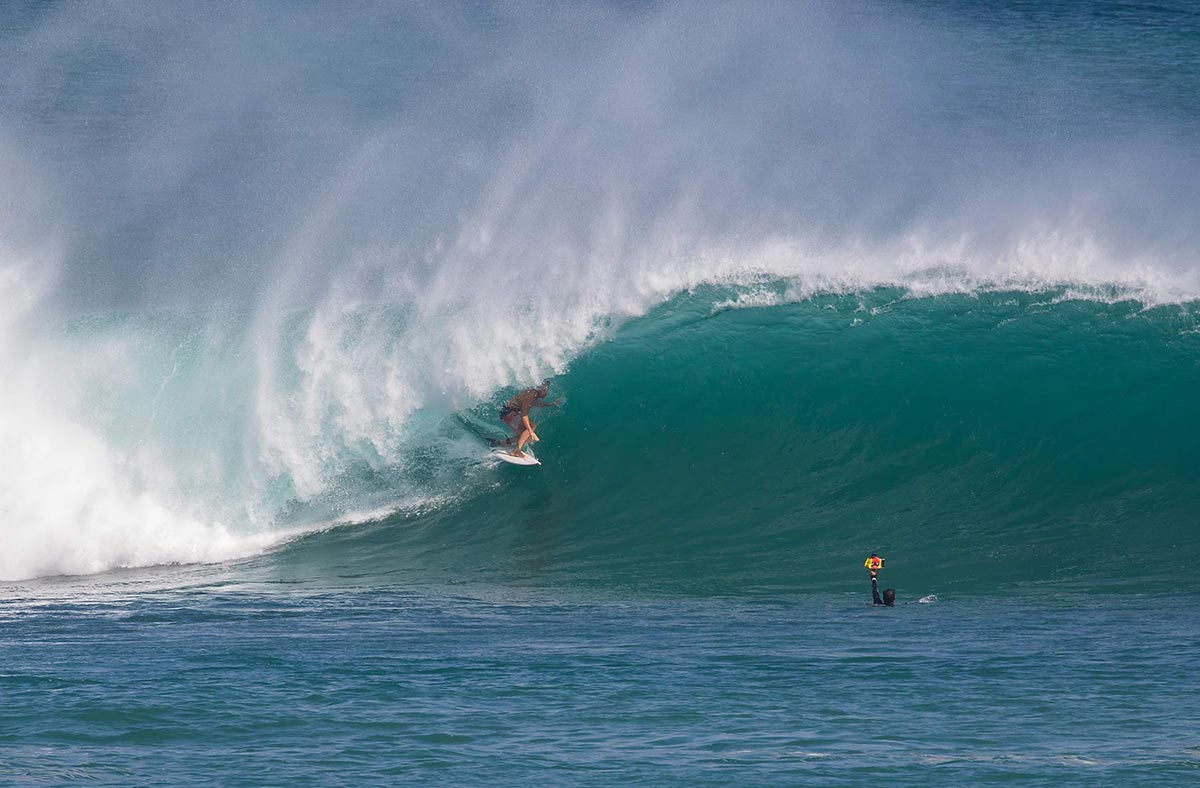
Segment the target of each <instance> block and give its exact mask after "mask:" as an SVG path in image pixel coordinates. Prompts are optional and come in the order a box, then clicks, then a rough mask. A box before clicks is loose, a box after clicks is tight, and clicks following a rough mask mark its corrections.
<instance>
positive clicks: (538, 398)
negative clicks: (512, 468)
mask: <svg viewBox="0 0 1200 788" xmlns="http://www.w3.org/2000/svg"><path fill="white" fill-rule="evenodd" d="M549 394H550V381H548V380H544V381H542V385H540V386H538V387H537V388H535V389H525V390H524V391H522V392H521V393H520V394H517V395H516V396H515V397H513V398H512V399H510V400H509V401H508V402H506V403H505V405H504V407H503V408H501V409H500V421H502V422H504V423H505V424H506V425H507V426H508V428H509V429H510V430H512V433H513V434H512V437H511V438H509V439H507V440H505V441H504V445H505V446H512V445H513V443H514V441H515V442H516V447H515V448H514V449H513V450H512V456H514V457H524V456H525V453H524V452H522V451H521V448H522V447H523V446H524V445H525V444H526V443H527V442H528V441H531V440H532V441H534V442H536V441H537V440H538V436H537V433H536V432H535V431H534V430H536V429H537V423H536V422H533V421H530V420H529V411H530V409H531V408H553V407H555V406H557V405H558V404H559V403H560V402H562V400H561V399H557V400H555V401H554V402H543V400H545V399H546V397H547V396H549Z"/></svg>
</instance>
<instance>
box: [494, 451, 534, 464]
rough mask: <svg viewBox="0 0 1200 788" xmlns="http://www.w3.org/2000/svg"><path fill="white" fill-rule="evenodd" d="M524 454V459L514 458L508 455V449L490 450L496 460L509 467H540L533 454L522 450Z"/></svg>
mask: <svg viewBox="0 0 1200 788" xmlns="http://www.w3.org/2000/svg"><path fill="white" fill-rule="evenodd" d="M522 451H524V452H525V456H524V457H514V456H512V454H510V453H509V450H508V449H492V456H493V457H495V458H496V459H497V460H502V461H504V462H507V463H509V464H510V465H541V464H542V463H541V462H539V461H538V458H537V457H534V456H533V452H531V451H530V450H529V449H522Z"/></svg>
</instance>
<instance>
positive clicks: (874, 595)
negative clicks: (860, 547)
mask: <svg viewBox="0 0 1200 788" xmlns="http://www.w3.org/2000/svg"><path fill="white" fill-rule="evenodd" d="M863 566H865V567H866V568H867V570H868V571H870V573H871V601H872V603H873V604H876V605H884V606H886V607H891V606H892V605H894V604H896V589H894V588H885V589H883V598H882V599H881V598H880V597H879V580H878V578H877V577H876V574H875V573H876V572H878V571H879V570H880V569H883V559H882V558H880V557H879V556H878V555H877V554H875V553H871V557H870V558H868V559H867V560H866V561H864V562H863Z"/></svg>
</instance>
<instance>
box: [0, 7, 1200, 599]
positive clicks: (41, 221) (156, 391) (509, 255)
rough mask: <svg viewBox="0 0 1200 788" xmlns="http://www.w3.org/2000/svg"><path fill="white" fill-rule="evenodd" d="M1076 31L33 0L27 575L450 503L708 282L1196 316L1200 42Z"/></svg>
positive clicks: (25, 140) (693, 16)
mask: <svg viewBox="0 0 1200 788" xmlns="http://www.w3.org/2000/svg"><path fill="white" fill-rule="evenodd" d="M1064 7H1065V8H1070V7H1069V6H1064ZM1044 13H1045V14H1046V17H1045V19H1044V20H1041V21H1039V20H1037V19H1035V20H1034V21H1033V23H1032V24H1030V25H1027V26H1026V27H1024V28H1020V29H1016V28H1013V27H1011V26H1006V25H1005V24H1004V23H1003V21H1002V20H1001V21H999V22H997V21H994V20H989V19H987V18H985V17H982V16H981V15H979V14H976V13H974V12H973V11H972V9H971V8H970V7H969V6H967V5H964V6H963V7H962V8H948V9H942V10H941V11H939V12H938V14H937V15H933V14H932V13H931V12H927V11H924V10H921V9H920V8H919V7H918V8H912V7H909V6H906V5H904V4H888V5H879V6H876V7H874V8H869V9H857V10H855V9H845V8H843V7H842V6H841V4H832V3H831V4H813V5H798V4H778V5H773V4H762V5H755V6H753V7H741V6H736V5H732V6H731V5H723V4H722V5H717V4H713V5H711V6H709V5H695V4H691V3H678V4H665V5H662V6H659V7H655V8H649V9H640V8H632V9H631V8H627V7H625V6H624V5H623V4H614V5H601V4H598V5H595V6H588V7H579V6H571V7H563V8H559V7H549V8H547V7H540V6H532V5H530V6H526V5H521V4H516V5H505V6H502V7H498V8H488V7H483V8H474V7H470V8H454V7H452V8H445V9H440V8H434V7H428V6H422V7H412V8H396V7H395V6H394V4H391V3H380V4H376V5H370V4H366V5H362V6H355V7H354V8H353V9H351V8H346V7H343V6H338V5H332V4H331V5H328V6H323V7H314V6H300V7H297V6H295V5H294V4H290V3H280V4H278V5H273V4H268V3H263V4H251V5H249V6H246V5H244V4H233V3H231V4H229V5H226V6H221V7H213V6H212V5H204V6H201V5H196V4H187V3H183V4H167V3H147V4H128V3H116V2H113V3H63V4H57V3H45V4H30V5H27V6H25V7H23V8H20V9H11V8H10V9H6V10H5V11H4V12H2V17H0V42H2V43H3V46H2V47H0V67H2V68H3V72H4V74H5V77H4V78H3V80H2V81H0V168H2V170H3V173H4V177H3V179H2V180H0V207H2V208H3V211H4V215H3V216H0V231H2V232H3V233H4V239H3V243H2V244H0V255H2V257H0V293H2V294H3V298H4V306H5V312H6V314H5V315H4V316H3V318H2V319H0V330H2V331H3V337H0V363H3V364H4V368H5V372H6V379H7V382H6V385H5V389H4V391H3V394H2V398H3V399H2V401H0V410H2V411H3V412H2V415H0V419H2V426H3V429H2V430H0V435H2V436H3V438H4V439H5V443H6V444H7V445H9V446H10V447H12V446H15V447H17V448H16V450H15V452H14V451H11V450H10V453H9V454H8V455H7V456H6V459H5V460H4V463H5V464H6V466H7V467H6V468H5V469H4V472H3V473H0V476H2V477H3V478H0V529H3V533H4V534H5V537H6V541H7V542H8V543H9V544H13V545H15V546H14V547H12V548H10V549H9V553H8V555H7V556H6V558H5V563H4V564H0V577H3V578H17V577H28V576H32V575H38V574H46V573H53V572H84V571H96V570H99V569H103V568H106V567H110V566H118V565H130V564H143V563H152V562H162V561H190V560H216V559H220V558H224V557H228V556H231V555H236V554H239V553H244V552H247V551H251V550H254V549H258V548H260V547H262V546H263V545H265V544H268V543H269V542H271V541H272V540H274V539H276V538H278V535H279V534H280V533H282V532H284V531H286V530H287V529H290V528H293V527H295V526H296V524H297V523H300V522H314V521H325V520H339V519H344V518H346V517H347V516H349V514H350V513H352V512H355V511H359V510H363V509H374V508H378V507H385V508H386V507H393V506H404V505H426V504H430V503H434V504H435V503H437V502H438V501H442V500H444V499H445V498H446V497H448V496H450V495H451V491H453V490H456V489H461V487H462V484H463V479H464V474H465V475H468V476H469V474H470V473H471V471H470V470H469V465H468V466H464V464H463V463H461V462H454V461H451V460H454V459H455V458H460V456H465V455H466V454H468V453H469V451H470V449H469V447H466V446H455V445H451V444H444V443H443V444H442V445H440V448H438V449H436V450H432V449H430V448H429V447H430V445H431V444H432V443H434V442H435V441H434V436H436V435H440V432H439V430H440V426H439V425H440V424H441V417H442V416H444V415H445V414H446V413H449V412H451V411H453V410H455V409H458V408H462V407H466V406H470V405H473V404H475V403H477V402H479V401H480V400H483V399H486V398H488V397H491V396H493V395H494V394H495V393H496V392H497V391H498V390H499V389H501V388H502V387H505V386H509V385H516V384H522V383H526V382H529V381H532V380H536V379H539V378H541V377H543V376H546V375H548V374H552V373H556V372H561V371H563V370H565V369H566V368H567V366H568V365H569V364H570V362H571V360H572V359H573V358H574V357H575V356H576V355H577V354H578V353H579V352H580V351H581V350H582V349H583V348H585V347H587V346H589V345H590V344H592V343H595V342H597V341H600V340H602V339H604V338H605V337H606V336H608V335H609V334H610V333H611V331H612V330H613V329H614V328H615V327H616V326H618V325H620V324H621V323H622V322H623V321H625V320H627V319H629V318H631V317H634V316H637V315H640V314H643V313H644V312H645V311H646V310H647V309H648V308H650V307H651V306H653V305H654V304H656V303H659V302H661V301H662V300H663V299H664V298H665V297H667V296H669V295H670V294H672V293H675V292H678V291H680V290H684V289H687V288H691V287H694V286H696V285H698V284H700V283H703V282H709V281H714V280H722V281H726V282H734V283H736V282H738V281H741V280H748V279H753V278H756V277H761V276H764V275H765V276H768V277H779V278H785V279H788V280H791V281H792V282H793V283H794V285H795V287H796V288H797V290H798V291H800V292H802V293H810V292H815V291H823V290H828V291H844V290H857V289H867V288H872V287H876V286H881V285H898V286H901V287H905V288H909V289H911V290H913V291H914V292H918V293H940V292H951V291H955V292H957V291H965V292H972V291H975V290H978V289H980V288H1001V287H1002V288H1018V289H1038V288H1043V287H1047V286H1051V285H1061V286H1068V287H1075V288H1078V289H1079V290H1080V291H1086V292H1089V293H1094V294H1102V295H1104V296H1106V297H1114V296H1116V297H1133V298H1137V299H1141V300H1143V301H1145V302H1148V303H1158V302H1172V301H1186V300H1189V299H1193V298H1196V297H1197V296H1198V295H1200V269H1198V266H1197V261H1196V256H1195V252H1196V249H1197V248H1200V244H1198V243H1197V241H1198V240H1200V239H1198V238H1197V232H1198V230H1197V227H1200V222H1198V221H1197V220H1198V219H1200V215H1198V214H1200V210H1198V208H1197V206H1200V199H1197V198H1198V197H1200V194H1198V193H1197V192H1198V191H1200V187H1198V186H1197V182H1196V179H1195V178H1194V177H1192V174H1193V173H1195V172H1197V171H1200V167H1198V165H1200V153H1197V151H1200V147H1198V146H1197V145H1195V142H1196V140H1197V134H1196V132H1197V130H1198V124H1197V118H1195V117H1180V116H1179V115H1178V114H1177V113H1171V112H1167V111H1165V110H1164V109H1163V107H1164V106H1166V105H1169V104H1170V100H1169V99H1173V98H1177V97H1178V96H1177V94H1178V93H1179V91H1181V90H1183V91H1187V90H1188V88H1187V87H1186V85H1187V84H1197V82H1196V80H1195V76H1196V74H1195V61H1194V59H1193V60H1191V61H1189V60H1187V58H1186V57H1184V58H1182V59H1175V60H1170V61H1169V62H1164V63H1161V64H1160V68H1159V69H1157V70H1152V71H1151V75H1152V76H1151V77H1149V78H1147V77H1146V76H1145V74H1144V73H1143V71H1142V70H1139V71H1137V74H1136V75H1134V74H1133V70H1134V67H1135V66H1137V67H1138V68H1141V67H1142V65H1144V64H1139V63H1137V62H1136V59H1135V58H1132V57H1129V59H1128V62H1126V61H1123V60H1122V57H1124V56H1123V55H1122V50H1121V48H1120V46H1119V36H1118V37H1116V38H1114V39H1113V40H1112V41H1110V40H1108V39H1106V38H1105V37H1104V32H1105V29H1104V27H1103V26H1100V28H1099V32H1096V30H1097V28H1096V27H1095V26H1092V27H1087V28H1084V27H1080V30H1081V31H1084V30H1085V29H1086V31H1090V32H1086V33H1085V32H1081V33H1080V35H1081V36H1090V37H1086V38H1082V39H1080V38H1078V37H1077V38H1075V39H1074V40H1075V43H1077V44H1078V43H1079V42H1080V41H1083V43H1084V44H1085V45H1084V46H1082V47H1080V48H1079V49H1078V50H1069V49H1067V48H1066V47H1065V46H1064V45H1063V44H1062V43H1061V42H1059V41H1057V39H1055V38H1054V37H1052V36H1050V37H1047V36H1038V35H1029V34H1028V33H1027V31H1028V30H1035V31H1036V30H1055V29H1057V28H1058V27H1061V26H1068V27H1069V25H1070V24H1071V23H1072V19H1073V17H1072V16H1071V14H1069V13H1065V12H1064V13H1063V14H1062V15H1056V12H1055V11H1054V10H1053V8H1052V9H1051V10H1049V11H1045V12H1044ZM1189 19H1190V18H1184V19H1182V20H1171V19H1168V20H1167V21H1168V22H1170V23H1171V24H1168V25H1166V26H1165V27H1167V28H1173V29H1175V30H1176V31H1177V32H1179V34H1180V35H1186V32H1187V30H1189V29H1190V30H1192V31H1193V32H1194V29H1195V26H1196V24H1197V23H1196V22H1195V20H1191V21H1188V20H1189ZM1112 24H1114V25H1118V26H1119V24H1120V21H1119V20H1118V21H1117V22H1113V23H1112ZM1189 24H1190V25H1191V27H1190V28H1188V27H1187V25H1189ZM1039 25H1041V27H1039ZM1181 27H1182V31H1180V28H1181ZM1022 31H1025V32H1022ZM1118 32H1119V31H1118ZM1148 34H1153V35H1159V32H1156V31H1149V33H1148ZM1114 41H1116V42H1117V43H1114ZM1164 51H1166V50H1164ZM1162 57H1164V58H1166V57H1168V56H1167V55H1163V56H1162ZM1181 62H1182V63H1183V65H1180V63H1181ZM1189 62H1190V63H1191V64H1192V65H1191V67H1190V68H1191V70H1190V71H1189V70H1188V68H1189V67H1188V66H1187V64H1188V63H1189ZM1098 64H1100V65H1098ZM1101 65H1102V66H1103V67H1101ZM1154 74H1157V75H1158V76H1157V81H1156V78H1155V77H1154V76H1153V75H1154ZM1127 75H1128V76H1129V79H1128V80H1126V79H1124V77H1125V76H1127ZM1134 76H1136V77H1137V79H1138V80H1139V81H1138V82H1137V85H1138V89H1131V88H1130V87H1129V84H1130V83H1131V82H1132V80H1133V78H1134ZM1181 85H1184V87H1181ZM755 281H757V279H756V280H755ZM15 534H21V535H22V538H21V539H20V540H14V539H12V538H11V535H15ZM246 534H257V535H258V536H246Z"/></svg>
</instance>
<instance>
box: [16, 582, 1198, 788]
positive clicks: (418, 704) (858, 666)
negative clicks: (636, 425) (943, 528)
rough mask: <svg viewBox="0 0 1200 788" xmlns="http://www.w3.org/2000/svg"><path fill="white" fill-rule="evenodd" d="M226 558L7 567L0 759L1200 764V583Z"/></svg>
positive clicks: (32, 763)
mask: <svg viewBox="0 0 1200 788" xmlns="http://www.w3.org/2000/svg"><path fill="white" fill-rule="evenodd" d="M181 571H183V570H181ZM238 573H239V569H238V567H236V566H234V567H228V568H227V569H226V570H225V571H224V572H221V573H220V575H219V576H218V577H216V578H211V577H210V578H205V579H197V578H193V582H195V583H196V584H195V585H192V586H191V587H189V588H186V589H175V590H158V591H155V590H153V585H154V583H155V582H156V581H161V579H162V578H161V576H159V577H156V578H152V579H151V581H149V582H147V581H145V580H142V579H141V578H139V576H138V574H137V573H132V575H130V576H126V577H124V578H123V579H121V580H120V581H117V583H116V584H114V585H113V586H111V587H106V588H101V587H98V586H96V585H93V586H92V587H91V588H90V589H89V588H87V587H81V586H80V585H76V584H72V583H68V582H62V583H56V584H48V585H35V586H32V587H27V588H25V589H23V591H21V592H15V593H14V590H13V589H10V590H9V592H10V595H9V597H8V599H7V600H6V602H5V609H4V618H3V627H4V636H3V640H2V641H0V643H2V645H0V657H2V658H3V666H4V667H3V670H0V691H2V692H3V694H4V701H5V702H4V705H3V710H2V711H0V742H2V743H3V755H2V756H0V775H3V778H4V779H5V781H6V782H9V783H10V784H89V785H113V786H120V785H178V784H189V785H206V786H207V785H212V786H218V785H219V786H262V785H284V784H288V785H334V786H336V785H346V786H350V785H385V784H404V785H413V784H435V785H478V784H492V785H495V784H502V785H524V784H529V783H531V782H538V783H542V784H550V785H566V784H588V785H596V784H624V785H663V784H687V785H731V784H739V785H796V784H814V785H862V784H865V783H879V782H884V783H887V784H889V785H914V786H917V785H962V784H967V783H969V784H974V785H1012V784H1020V785H1169V784H1181V785H1182V784H1187V783H1188V782H1190V781H1191V780H1194V779H1195V777H1196V774H1197V771H1198V770H1200V739H1197V737H1196V734H1195V726H1194V725H1193V724H1192V722H1191V720H1190V717H1189V715H1188V713H1187V712H1186V706H1187V705H1188V699H1189V698H1190V697H1191V696H1192V695H1194V688H1195V662H1196V659H1197V658H1198V657H1200V637H1198V636H1197V634H1196V631H1195V627H1194V622H1195V612H1194V610H1195V603H1196V599H1195V597H1194V595H1188V596H1141V595H1134V596H1126V597H1118V598H1107V597H1106V598H1095V597H1088V596H1086V595H1072V596H1049V597H1045V596H1043V597H1032V598H1029V597H1025V598H988V597H986V596H982V597H975V598H966V599H950V600H941V601H937V602H929V603H924V604H922V603H916V602H909V603H906V604H901V605H898V606H897V607H895V608H892V609H873V608H872V607H871V606H870V605H869V604H864V597H865V595H864V594H861V593H860V594H840V595H831V594H815V595H792V596H786V597H779V598H763V599H736V598H733V599H730V598H709V599H694V598H693V599H676V598H607V599H582V598H578V597H575V596H569V595H565V596H559V595H554V594H548V593H535V592H524V593H523V592H519V591H514V590H512V589H504V588H494V587H493V588H488V587H478V586H477V587H462V586H459V587H455V586H449V587H442V588H439V589H436V590H428V591H420V592H414V591H411V590H405V589H404V588H402V587H386V586H385V587H379V586H376V587H370V588H347V589H344V590H340V591H336V592H331V591H322V590H320V589H316V588H307V587H300V588H290V589H289V588H287V587H286V586H285V587H279V586H271V585H262V584H257V583H239V582H237V581H236V580H231V579H229V576H230V575H232V576H235V577H236V575H237V574H238ZM208 574H209V575H212V574H216V573H213V572H211V571H210V572H209V573H208ZM46 592H50V593H52V594H54V596H55V598H50V599H46V598H43V599H40V600H34V599H29V598H28V597H26V598H25V599H24V600H20V599H19V597H20V596H24V595H39V594H42V593H46ZM14 597H18V598H14Z"/></svg>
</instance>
